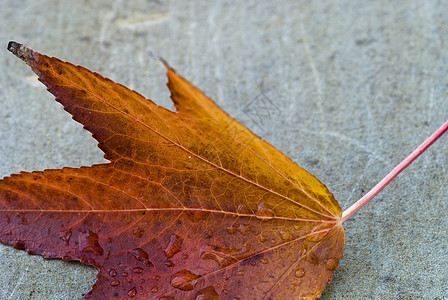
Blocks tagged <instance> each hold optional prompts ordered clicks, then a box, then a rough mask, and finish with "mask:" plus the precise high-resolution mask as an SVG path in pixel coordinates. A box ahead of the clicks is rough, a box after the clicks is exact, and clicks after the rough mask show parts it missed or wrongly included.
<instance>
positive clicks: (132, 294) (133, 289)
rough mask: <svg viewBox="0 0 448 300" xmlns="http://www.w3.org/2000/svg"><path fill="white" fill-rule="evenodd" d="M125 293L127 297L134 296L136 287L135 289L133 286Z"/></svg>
mask: <svg viewBox="0 0 448 300" xmlns="http://www.w3.org/2000/svg"><path fill="white" fill-rule="evenodd" d="M127 294H128V297H129V298H134V297H135V295H137V289H136V288H135V287H133V288H132V289H130V290H129V291H128V292H127Z"/></svg>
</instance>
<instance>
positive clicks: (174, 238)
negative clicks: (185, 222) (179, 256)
mask: <svg viewBox="0 0 448 300" xmlns="http://www.w3.org/2000/svg"><path fill="white" fill-rule="evenodd" d="M183 240H184V239H183V238H181V237H179V236H178V235H176V234H172V235H171V236H170V242H169V243H168V246H166V248H165V250H164V251H165V256H166V257H167V258H171V257H173V256H174V254H176V253H177V252H179V251H180V249H181V246H182V241H183Z"/></svg>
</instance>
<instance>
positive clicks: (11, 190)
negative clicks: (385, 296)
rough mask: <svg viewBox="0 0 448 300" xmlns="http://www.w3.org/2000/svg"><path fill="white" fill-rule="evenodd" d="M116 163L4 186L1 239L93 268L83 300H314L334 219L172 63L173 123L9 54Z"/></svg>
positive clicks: (43, 63)
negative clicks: (92, 279) (25, 66)
mask: <svg viewBox="0 0 448 300" xmlns="http://www.w3.org/2000/svg"><path fill="white" fill-rule="evenodd" d="M8 49H9V50H10V51H11V52H13V53H14V54H15V55H16V56H18V57H19V58H21V59H23V60H24V61H25V62H26V63H27V64H28V65H29V66H30V67H31V68H32V70H33V71H34V72H35V73H36V74H37V75H38V76H39V80H40V81H41V82H42V83H44V84H45V85H46V86H47V88H48V90H49V91H50V92H51V93H52V94H54V95H55V96H56V100H57V101H58V102H59V103H61V104H62V105H63V107H64V109H65V110H66V111H68V112H69V113H70V114H71V115H72V116H73V119H75V120H76V121H78V122H80V123H82V124H83V125H84V128H85V129H87V130H88V131H90V132H91V133H92V135H93V137H94V138H95V139H96V140H97V141H98V146H99V148H100V149H101V150H102V151H103V152H104V153H105V158H106V159H108V160H109V161H110V163H106V164H98V165H93V166H90V167H81V168H63V169H58V170H45V171H43V172H32V173H25V172H22V173H21V174H18V175H11V176H10V177H6V178H4V179H3V180H1V181H0V240H1V241H2V242H3V243H5V244H10V245H14V247H16V248H19V249H23V250H26V251H28V252H29V253H31V254H38V255H42V256H43V257H46V258H62V259H65V260H79V261H81V262H82V263H84V264H88V265H92V266H94V267H96V268H97V269H98V270H99V273H98V275H97V277H98V280H97V282H96V283H95V285H94V286H93V288H92V290H91V291H90V292H89V293H88V294H87V295H86V296H85V297H86V298H88V299H93V298H94V299H114V298H127V297H129V298H134V297H135V298H139V299H217V298H222V299H302V298H303V299H314V298H316V297H318V296H319V295H320V294H321V292H322V290H323V289H324V287H325V285H326V284H327V283H328V282H330V280H331V277H332V274H333V272H334V270H335V269H336V268H337V266H338V263H339V260H340V259H341V258H342V252H343V245H344V231H343V229H342V226H341V215H342V211H341V208H340V207H339V205H338V203H337V201H336V200H335V199H334V197H333V195H332V194H331V193H330V192H329V191H328V189H327V188H326V187H325V186H324V185H323V184H322V183H321V182H320V181H319V180H318V179H316V178H315V177H314V176H312V175H310V174H309V173H308V172H307V171H305V170H304V169H302V168H300V167H299V166H298V165H297V164H295V163H294V162H293V161H291V160H290V159H289V158H287V157H286V156H285V155H283V154H282V153H280V152H279V151H278V150H276V149H275V148H274V147H273V146H271V145H270V144H268V143H267V142H265V141H263V140H262V139H260V138H259V137H258V136H256V135H255V134H253V133H252V132H250V131H249V130H248V129H246V128H245V127H244V126H242V125H241V124H240V123H238V122H237V121H235V120H234V119H232V118H231V117H229V116H228V115H227V114H226V113H225V112H224V111H222V110H221V109H220V108H219V107H218V106H216V105H215V104H214V103H213V101H211V100H210V99H209V98H207V97H206V96H205V95H204V94H203V93H202V92H201V91H200V90H198V89H197V88H196V87H194V86H193V85H191V84H190V83H189V82H188V81H186V80H185V79H184V78H182V77H180V76H179V75H178V74H177V73H176V72H175V71H174V70H173V69H172V68H170V67H169V66H168V65H167V64H165V65H166V67H167V76H168V80H169V81H168V88H169V89H170V91H171V98H172V100H173V102H174V104H175V106H176V109H177V111H176V112H173V111H170V110H167V109H165V108H163V107H160V106H157V105H156V104H155V103H154V102H152V101H150V100H148V99H145V98H144V97H143V96H141V95H140V94H138V93H136V92H134V91H131V90H129V89H127V88H126V87H124V86H122V85H120V84H117V83H114V82H112V81H111V80H109V79H107V78H104V77H102V76H101V75H99V74H97V73H93V72H91V71H89V70H87V69H85V68H83V67H80V66H74V65H72V64H70V63H67V62H63V61H61V60H59V59H57V58H53V57H48V56H45V55H42V54H39V53H38V52H36V51H33V50H31V49H29V48H27V47H25V46H23V45H21V44H17V43H15V42H11V43H10V44H9V45H8Z"/></svg>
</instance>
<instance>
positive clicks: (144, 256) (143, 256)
mask: <svg viewBox="0 0 448 300" xmlns="http://www.w3.org/2000/svg"><path fill="white" fill-rule="evenodd" d="M130 254H131V255H132V256H134V257H135V259H136V260H138V261H141V262H142V263H143V264H145V266H147V267H153V266H154V265H153V263H152V262H151V261H150V260H149V256H148V253H146V252H145V251H144V250H143V249H141V248H135V249H133V250H132V251H131V252H130Z"/></svg>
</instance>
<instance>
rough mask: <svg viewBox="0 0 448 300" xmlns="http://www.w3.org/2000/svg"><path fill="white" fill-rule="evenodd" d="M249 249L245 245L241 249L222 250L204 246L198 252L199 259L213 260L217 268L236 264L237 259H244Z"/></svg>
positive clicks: (217, 247) (221, 248) (248, 246)
mask: <svg viewBox="0 0 448 300" xmlns="http://www.w3.org/2000/svg"><path fill="white" fill-rule="evenodd" d="M249 249H250V245H245V246H244V247H243V248H223V247H219V246H215V245H207V244H204V245H202V246H201V248H200V250H199V251H200V254H199V257H200V258H202V259H204V260H207V259H211V260H214V261H215V262H216V263H217V264H218V265H219V266H221V267H226V266H229V265H231V264H233V263H235V262H237V261H238V258H242V257H244V255H245V254H246V253H247V252H248V251H249Z"/></svg>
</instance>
